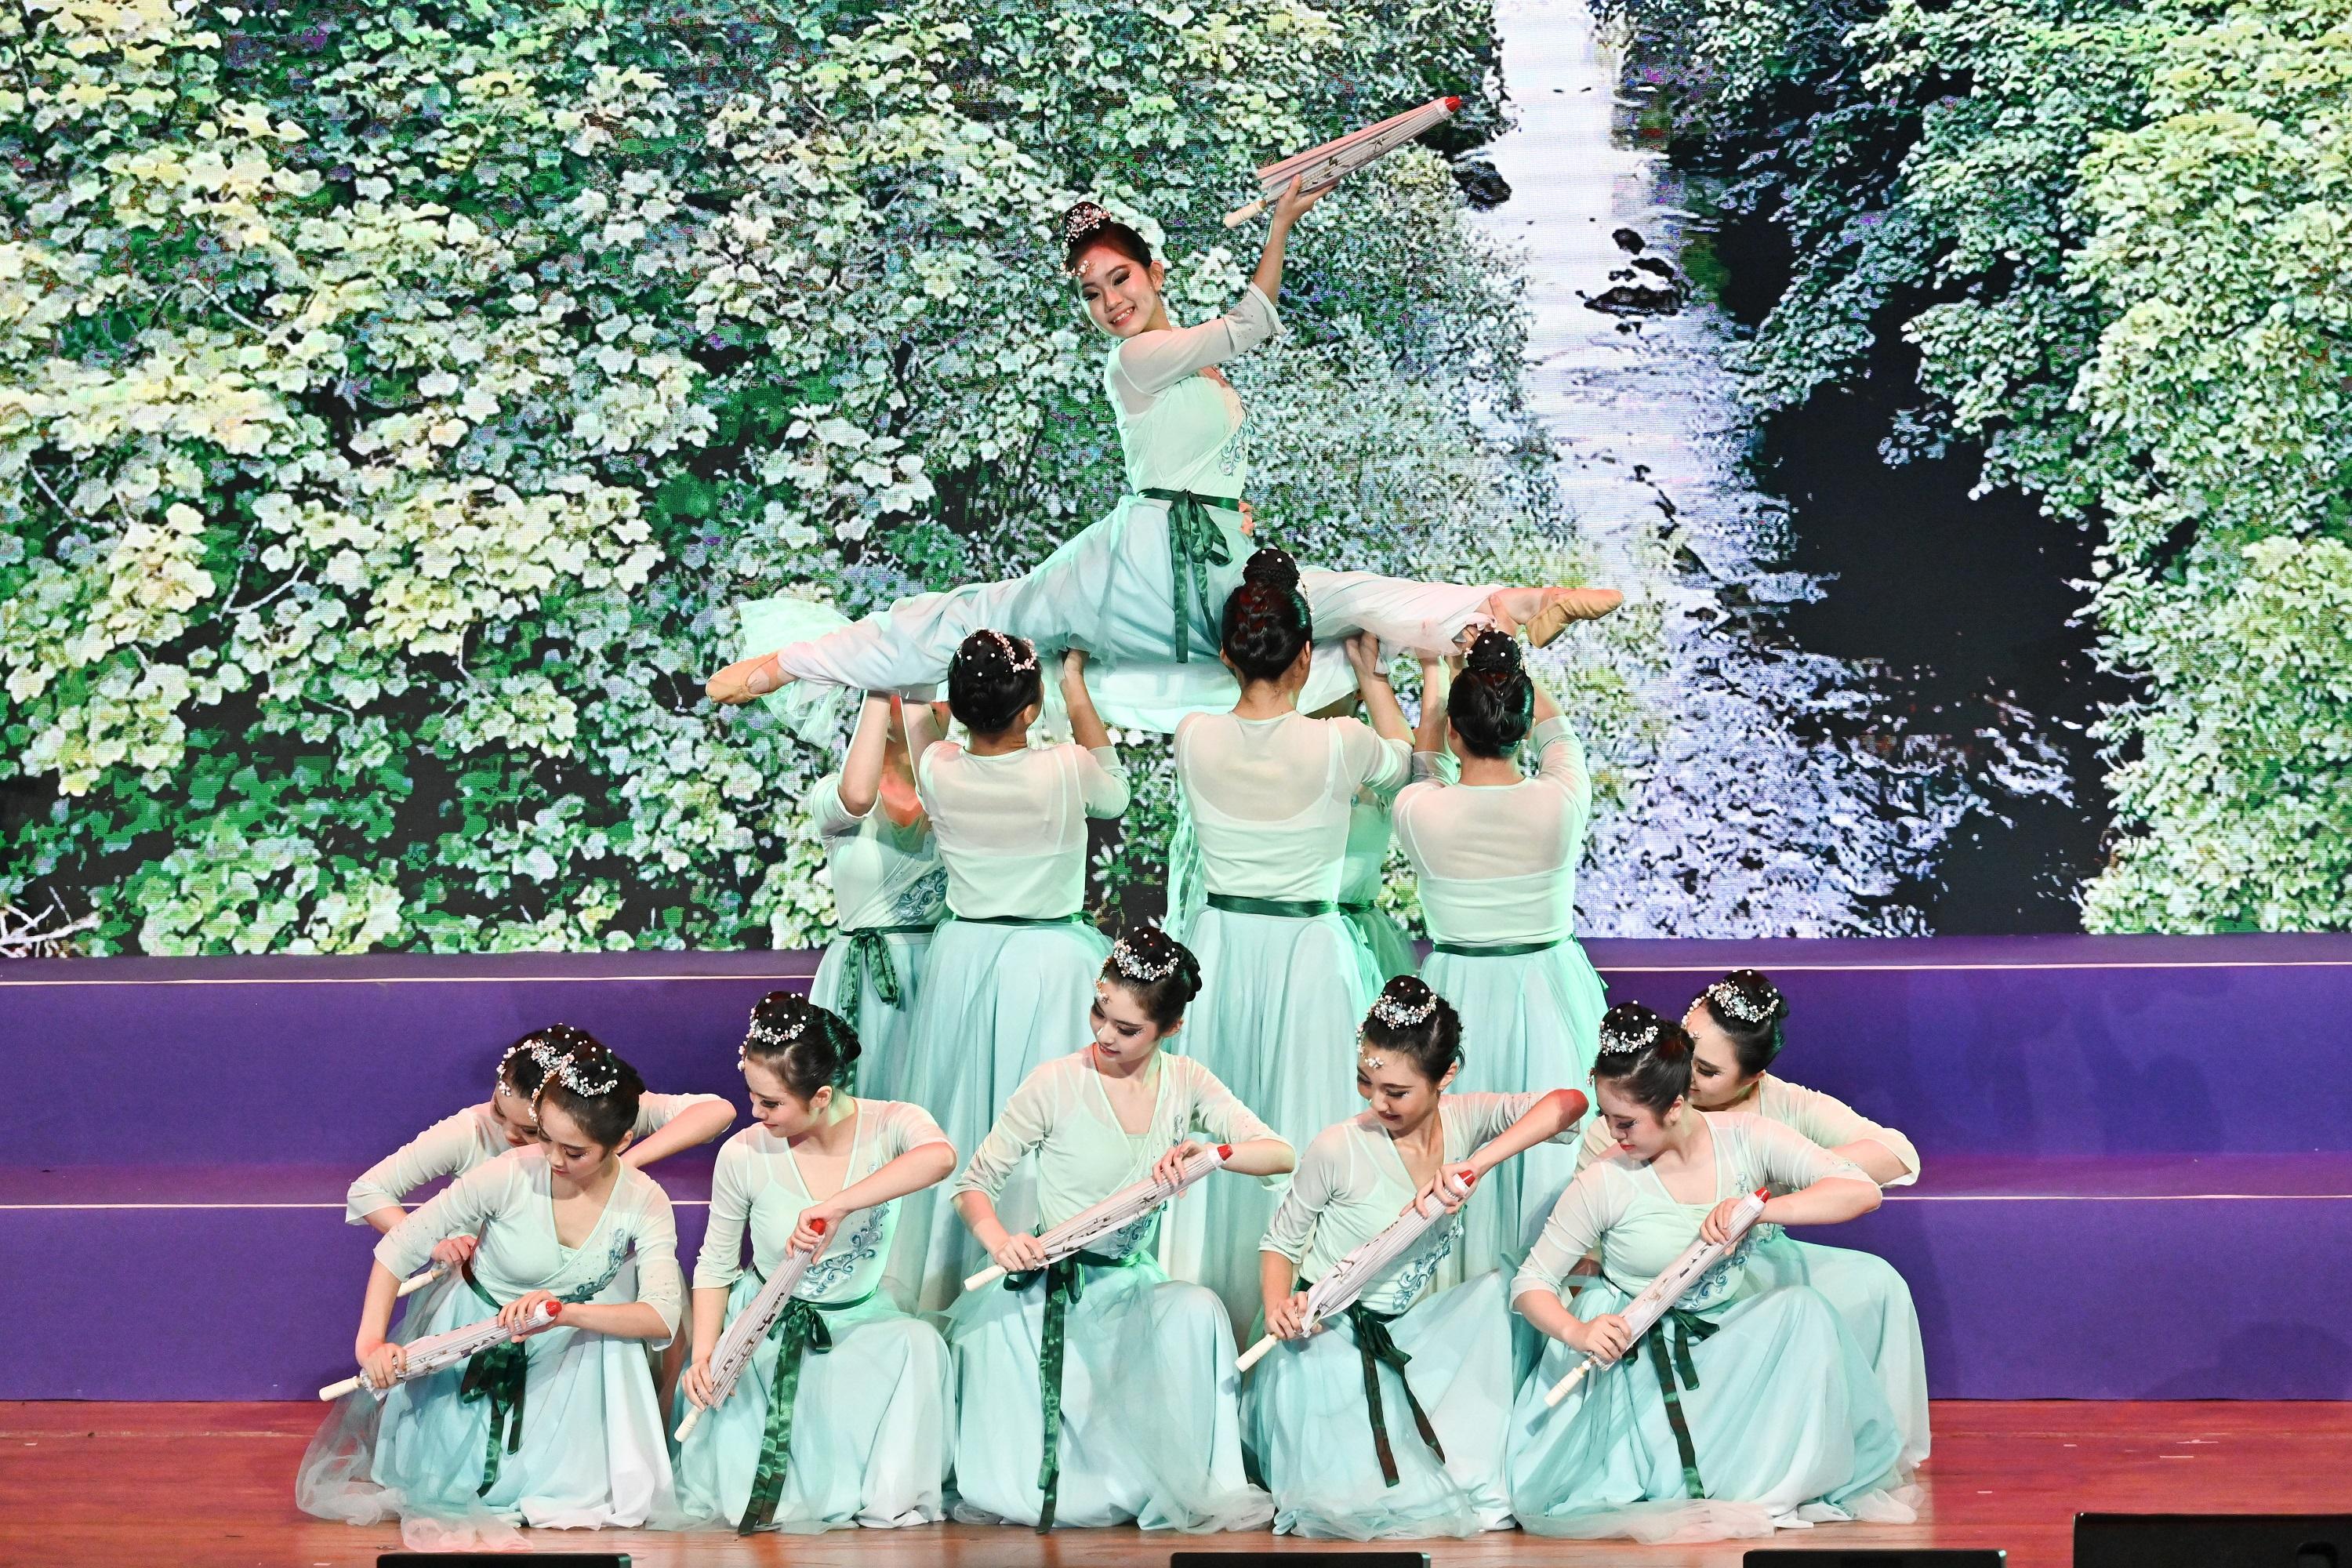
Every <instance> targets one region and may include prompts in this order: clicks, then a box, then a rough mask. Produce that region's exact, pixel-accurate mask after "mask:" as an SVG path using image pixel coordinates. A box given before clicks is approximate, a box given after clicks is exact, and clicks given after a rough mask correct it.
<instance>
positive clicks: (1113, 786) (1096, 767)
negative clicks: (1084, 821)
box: [1078, 746, 1129, 816]
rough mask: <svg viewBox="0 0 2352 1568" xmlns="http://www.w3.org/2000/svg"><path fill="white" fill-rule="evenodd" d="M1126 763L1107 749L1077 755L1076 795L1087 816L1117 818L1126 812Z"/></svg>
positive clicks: (1094, 749)
mask: <svg viewBox="0 0 2352 1568" xmlns="http://www.w3.org/2000/svg"><path fill="white" fill-rule="evenodd" d="M1078 795H1079V798H1080V799H1081V800H1082V801H1083V802H1084V803H1085V805H1086V808H1087V816H1118V815H1120V814H1121V813H1122V812H1124V811H1126V810H1127V803H1128V797H1129V789H1128V782H1127V764H1126V763H1122V762H1120V761H1119V760H1118V752H1116V751H1114V750H1113V749H1111V748H1110V747H1108V746H1097V747H1094V748H1092V749H1091V750H1087V751H1083V752H1079V754H1078Z"/></svg>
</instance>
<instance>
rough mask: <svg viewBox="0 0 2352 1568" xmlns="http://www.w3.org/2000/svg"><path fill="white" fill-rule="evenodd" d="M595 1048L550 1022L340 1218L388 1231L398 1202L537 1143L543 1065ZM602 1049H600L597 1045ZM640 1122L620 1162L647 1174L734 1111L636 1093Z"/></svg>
mask: <svg viewBox="0 0 2352 1568" xmlns="http://www.w3.org/2000/svg"><path fill="white" fill-rule="evenodd" d="M594 1043H595V1041H594V1037H593V1036H591V1035H590V1034H589V1033H588V1032H587V1031H586V1030H585V1029H575V1028H573V1027H572V1026H571V1025H569V1024H551V1025H549V1026H547V1027H546V1028H544V1029H534V1030H532V1031H531V1032H530V1034H528V1035H525V1036H524V1037H522V1038H520V1039H519V1040H517V1041H516V1042H515V1043H514V1044H513V1045H510V1046H509V1047H507V1048H506V1051H505V1054H503V1055H502V1056H500V1057H499V1067H498V1072H497V1073H496V1075H495V1076H494V1077H493V1079H492V1080H491V1087H490V1098H489V1099H488V1100H484V1101H483V1102H482V1103H481V1104H479V1105H469V1106H467V1108H466V1109H465V1110H460V1111H458V1112H457V1113H456V1114H455V1115H453V1116H445V1117H443V1118H442V1119H441V1120H440V1121H436V1122H435V1123H434V1124H433V1125H432V1126H430V1127H428V1128H426V1129H425V1131H422V1132H420V1133H418V1134H417V1135H416V1136H415V1137H414V1138H412V1139H410V1140H409V1141H408V1142H405V1143H404V1144H402V1145H401V1146H400V1147H399V1148H397V1149H395V1150H394V1151H393V1152H391V1153H389V1154H387V1155H385V1156H384V1157H383V1159H381V1160H378V1161H377V1162H376V1163H374V1164H373V1165H370V1166H369V1167H368V1168H367V1169H366V1170H365V1171H363V1172H362V1173H360V1177H359V1179H358V1180H357V1181H355V1182H353V1183H352V1184H351V1188H350V1191H349V1192H348V1193H347V1194H345V1195H344V1205H343V1218H344V1219H345V1221H347V1222H348V1223H350V1224H352V1225H367V1226H374V1227H375V1228H376V1230H377V1231H378V1232H380V1233H388V1232H390V1231H391V1230H392V1228H393V1227H394V1226H396V1225H398V1224H400V1222H401V1221H402V1220H403V1219H405V1218H406V1217H407V1215H408V1211H407V1210H406V1209H404V1208H403V1207H402V1206H401V1200H402V1199H403V1198H404V1197H406V1196H407V1195H408V1194H410V1193H412V1192H414V1191H415V1190H416V1189H417V1188H418V1187H421V1186H423V1185H424V1184H425V1183H427V1182H430V1181H434V1180H436V1179H438V1178H439V1177H442V1176H462V1175H464V1174H465V1173H467V1172H468V1171H470V1170H473V1169H474V1168H475V1167H476V1166H478V1165H485V1164H488V1163H489V1162H491V1161H492V1160H495V1159H497V1158H498V1157H499V1155H501V1154H504V1153H506V1152H509V1150H514V1149H526V1148H530V1147H531V1146H532V1145H534V1144H536V1143H537V1142H539V1124H538V1122H537V1121H536V1120H534V1118H533V1115H532V1111H531V1107H532V1106H533V1105H534V1104H535V1103H536V1102H537V1097H538V1094H539V1090H540V1086H541V1074H542V1073H543V1072H544V1071H545V1068H544V1067H543V1066H542V1064H543V1063H544V1062H546V1061H548V1060H550V1059H552V1058H551V1053H552V1055H553V1057H560V1056H562V1054H563V1053H565V1052H568V1051H574V1050H583V1049H585V1048H587V1047H589V1046H592V1045H593V1044H594ZM600 1048H601V1047H600ZM635 1105H636V1111H635V1121H634V1122H633V1123H632V1124H631V1125H630V1127H629V1129H628V1132H629V1141H628V1143H627V1146H626V1148H625V1150H624V1151H623V1152H622V1153H621V1156H620V1158H621V1161H622V1163H624V1164H626V1165H629V1166H631V1167H633V1168H635V1169H637V1170H643V1169H644V1168H645V1167H646V1166H647V1165H650V1164H652V1163H654V1162H655V1161H656V1160H658V1159H661V1158H662V1157H663V1156H665V1155H668V1154H675V1153H677V1152H678V1151H679V1150H681V1149H691V1148H693V1147H694V1146H695V1145H696V1144H698V1143H708V1142H710V1141H711V1140H712V1139H713V1138H716V1137H718V1136H719V1134H720V1133H722V1132H724V1131H727V1129H728V1127H729V1126H730V1125H731V1124H732V1123H733V1121H734V1120H735V1108H734V1107H733V1106H731V1105H730V1104H728V1103H727V1102H726V1101H725V1100H721V1099H719V1097H718V1096H717V1095H715V1094H639V1095H638V1096H637V1097H636V1099H635ZM473 1250H474V1238H473V1237H471V1236H464V1235H460V1236H452V1237H447V1238H446V1239H445V1240H443V1241H442V1242H440V1243H439V1244H437V1245H436V1247H434V1249H433V1258H434V1261H436V1262H437V1263H444V1264H449V1265H453V1266H454V1265H456V1264H459V1263H463V1262H464V1261H466V1259H467V1258H469V1257H471V1256H472V1255H473Z"/></svg>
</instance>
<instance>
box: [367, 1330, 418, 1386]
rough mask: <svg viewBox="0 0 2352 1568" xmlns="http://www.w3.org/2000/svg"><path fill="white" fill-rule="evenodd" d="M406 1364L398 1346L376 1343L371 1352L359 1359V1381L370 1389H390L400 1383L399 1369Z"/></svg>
mask: <svg viewBox="0 0 2352 1568" xmlns="http://www.w3.org/2000/svg"><path fill="white" fill-rule="evenodd" d="M406 1364H407V1357H406V1355H405V1354H404V1352H402V1350H401V1347H400V1346H398V1345H395V1344H393V1343H391V1342H387V1341H378V1342H377V1343H376V1347H375V1348H374V1349H373V1350H372V1351H369V1352H366V1353H364V1354H363V1355H362V1356H361V1357H360V1381H361V1382H362V1383H364V1384H367V1385H368V1386H369V1387H370V1388H378V1389H382V1388H390V1387H391V1386H392V1385H393V1384H395V1383H398V1382H399V1381H400V1373H401V1369H402V1368H403V1367H404V1366H405V1365H406Z"/></svg>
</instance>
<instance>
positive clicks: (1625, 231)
mask: <svg viewBox="0 0 2352 1568" xmlns="http://www.w3.org/2000/svg"><path fill="white" fill-rule="evenodd" d="M1609 237H1610V238H1612V239H1613V240H1615V241H1616V242H1617V248H1618V249H1620V250H1622V251H1626V252H1629V253H1631V254H1633V255H1636V256H1638V255H1640V254H1641V251H1642V247H1643V244H1644V243H1645V242H1644V241H1643V238H1642V237H1641V236H1640V235H1638V234H1636V233H1634V232H1633V230H1632V229H1630V228H1620V229H1612V230H1611V231H1610V234H1609Z"/></svg>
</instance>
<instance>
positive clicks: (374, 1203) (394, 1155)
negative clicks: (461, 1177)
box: [343, 1110, 476, 1225]
mask: <svg viewBox="0 0 2352 1568" xmlns="http://www.w3.org/2000/svg"><path fill="white" fill-rule="evenodd" d="M475 1121H476V1113H475V1112H474V1111H473V1110H461V1111H459V1112H457V1115H455V1116H445V1117H443V1118H442V1119H441V1120H440V1121H436V1122H435V1123H434V1124H433V1125H432V1126H430V1127H428V1128H426V1129H425V1131H422V1132H420V1133H418V1134H417V1135H416V1136H415V1137H414V1138H412V1139H410V1140H409V1141H408V1142H405V1143H403V1144H402V1145H401V1146H400V1147H399V1148H397V1149H395V1150H394V1151H393V1152H391V1153H389V1154H386V1155H385V1156H384V1157H383V1159H381V1160H378V1161H377V1162H376V1163H374V1164H373V1165H370V1166H369V1167H368V1168H367V1169H366V1170H364V1171H362V1172H361V1173H360V1176H359V1179H358V1180H357V1181H355V1182H353V1183H352V1184H351V1186H350V1187H349V1188H347V1189H346V1190H345V1191H344V1194H343V1218H344V1220H345V1222H346V1223H348V1224H351V1225H365V1224H366V1223H367V1216H368V1215H372V1214H373V1213H375V1211H376V1210H378V1209H381V1208H398V1207H399V1206H400V1203H401V1200H402V1199H403V1198H404V1197H406V1196H407V1195H408V1194H411V1193H413V1192H415V1190H416V1189H417V1188H419V1187H421V1186H423V1185H424V1184H425V1183H427V1182H430V1181H433V1180H435V1179H436V1178H437V1177H441V1176H449V1175H455V1174H456V1173H457V1172H459V1171H462V1170H464V1169H465V1168H466V1162H467V1161H468V1160H469V1159H471V1158H472V1157H473V1153H474V1129H475Z"/></svg>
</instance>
